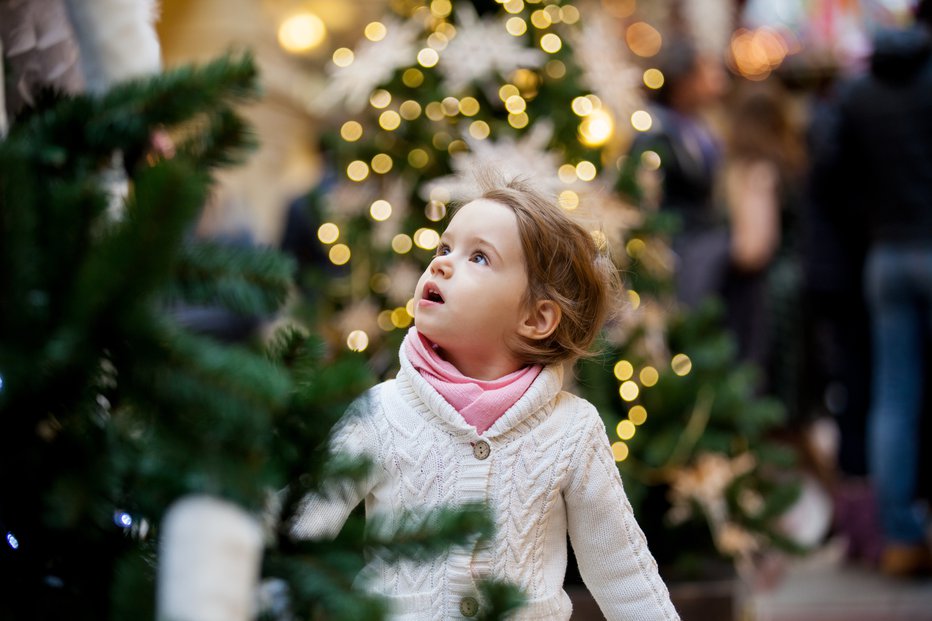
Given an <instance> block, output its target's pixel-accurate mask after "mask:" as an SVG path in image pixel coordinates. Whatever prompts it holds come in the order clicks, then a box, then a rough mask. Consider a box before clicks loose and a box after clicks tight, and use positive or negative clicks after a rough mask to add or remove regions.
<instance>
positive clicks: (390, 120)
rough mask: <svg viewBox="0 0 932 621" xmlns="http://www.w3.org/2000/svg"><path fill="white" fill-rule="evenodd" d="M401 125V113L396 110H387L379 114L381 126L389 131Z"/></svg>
mask: <svg viewBox="0 0 932 621" xmlns="http://www.w3.org/2000/svg"><path fill="white" fill-rule="evenodd" d="M399 125H401V115H400V114H398V113H397V112H395V111H394V110H386V111H385V112H383V113H382V114H380V115H379V127H381V128H382V129H384V130H387V131H393V130H396V129H398V126H399Z"/></svg>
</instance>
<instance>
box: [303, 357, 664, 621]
mask: <svg viewBox="0 0 932 621" xmlns="http://www.w3.org/2000/svg"><path fill="white" fill-rule="evenodd" d="M562 380H563V374H562V369H561V368H560V367H557V366H552V367H547V368H545V369H544V370H543V371H542V372H541V374H540V375H539V376H538V377H537V379H536V380H535V381H534V383H533V384H532V385H531V387H530V388H529V389H528V391H527V392H526V393H525V394H524V396H522V397H521V398H520V399H519V400H518V401H517V403H515V404H514V406H512V407H511V408H510V409H509V410H508V411H506V412H505V413H504V414H503V415H502V416H501V417H500V418H499V419H498V420H497V421H496V422H495V423H494V424H493V425H492V427H490V428H489V429H488V430H487V431H486V432H485V433H484V434H482V435H481V436H480V435H479V434H478V433H477V432H476V429H475V428H474V427H472V426H471V425H469V424H468V423H467V422H466V421H465V420H463V418H462V416H460V415H459V414H458V413H457V412H456V410H454V409H453V407H452V406H451V405H450V404H449V403H447V402H446V401H445V400H444V399H443V397H441V396H440V395H439V393H437V391H436V390H434V388H433V387H431V386H430V385H429V384H428V383H427V381H426V380H424V378H423V377H421V375H420V374H419V373H418V372H417V371H416V370H415V369H414V368H413V367H412V366H411V363H410V362H409V361H408V359H407V357H406V356H405V353H404V351H402V352H401V370H400V371H399V373H398V377H397V378H396V379H395V380H391V381H388V382H385V383H383V384H380V385H379V386H376V387H375V388H373V389H372V390H370V391H369V392H367V393H366V394H365V395H363V396H362V397H360V399H358V400H357V401H356V402H355V403H354V404H353V406H352V407H351V408H350V411H349V412H348V413H347V416H346V417H345V418H344V420H343V421H342V422H341V424H340V425H339V426H338V428H337V430H336V431H335V433H334V437H333V441H332V448H333V450H334V451H340V452H346V453H349V454H356V455H358V454H365V455H368V456H369V457H370V458H371V459H372V460H373V461H374V462H375V467H374V468H373V471H372V473H371V476H370V477H369V478H368V479H367V480H366V481H364V482H362V483H361V484H359V485H355V486H353V485H345V486H343V487H340V488H339V489H337V490H330V493H328V494H327V495H326V496H322V495H314V496H311V497H309V498H307V499H306V500H305V503H304V505H303V507H302V511H301V514H300V516H299V517H298V519H297V520H296V522H295V524H294V526H293V533H294V535H295V536H296V537H301V538H313V537H321V536H333V535H335V533H336V532H338V531H339V529H340V528H341V527H342V525H343V523H344V522H345V520H346V518H347V516H348V515H349V513H350V511H352V509H353V507H354V506H355V505H356V504H358V503H359V502H360V501H361V500H363V499H365V502H366V515H367V516H373V515H378V516H381V517H382V518H384V519H387V521H388V522H389V523H390V525H392V526H395V525H397V524H398V523H399V520H400V519H401V516H402V515H403V514H404V512H415V513H420V512H423V511H426V510H431V509H435V508H438V507H441V506H451V505H454V506H455V505H461V504H463V503H466V502H484V503H487V504H488V505H489V507H490V508H491V509H492V511H493V512H494V515H495V522H496V526H497V529H496V534H495V538H494V540H493V541H492V542H490V543H488V544H486V545H484V546H475V545H473V546H470V547H460V548H453V549H451V550H449V551H448V552H447V553H445V554H443V555H441V556H439V557H438V558H436V559H434V560H433V562H429V563H412V562H401V563H394V564H391V565H389V564H387V563H381V562H380V561H379V560H378V559H376V560H374V561H372V562H371V563H370V565H369V566H368V567H367V569H366V571H365V572H364V574H363V575H364V576H365V580H366V581H367V582H366V587H367V588H369V589H371V590H373V591H375V592H378V593H381V594H382V595H384V596H386V597H388V599H389V602H390V604H391V606H392V611H393V615H392V619H394V620H396V621H424V620H436V621H443V620H447V619H463V618H465V617H464V616H463V614H462V612H461V608H460V604H461V601H462V598H463V597H467V596H473V597H475V596H476V591H477V588H476V585H477V583H478V582H479V581H480V580H482V579H483V578H487V577H491V578H493V579H497V580H505V581H509V582H512V583H514V584H517V585H518V586H519V587H520V588H522V589H523V590H524V591H525V593H526V594H527V597H528V602H529V603H528V605H527V606H525V607H524V608H522V609H521V610H520V611H519V612H518V613H517V614H516V615H515V616H514V617H513V618H514V619H519V620H553V621H559V620H566V619H569V617H570V612H571V604H570V601H569V598H568V597H567V595H566V593H565V592H564V591H563V578H564V574H565V572H566V554H567V547H566V535H567V532H568V533H569V535H570V537H571V539H572V542H573V547H574V549H575V550H576V553H577V556H578V561H579V567H580V572H581V573H582V576H583V579H584V580H585V581H586V585H587V586H588V587H589V589H590V591H592V593H593V595H594V596H595V598H596V600H597V601H598V603H599V606H600V607H601V609H602V612H603V613H604V614H605V616H606V618H608V619H610V620H612V621H621V620H626V621H653V620H658V619H664V620H668V621H669V620H673V619H678V618H679V617H678V616H677V613H676V611H675V610H674V608H673V606H672V604H671V603H670V598H669V594H668V593H667V589H666V586H665V585H664V584H663V582H662V581H661V579H660V577H659V575H658V573H657V566H656V563H655V562H654V559H653V558H652V557H651V555H650V552H649V551H648V549H647V544H646V541H645V539H644V535H643V533H642V532H641V529H640V528H639V527H638V525H637V523H636V522H635V520H634V515H633V513H632V511H631V505H630V504H629V503H628V500H627V497H626V496H625V493H624V489H623V487H622V484H621V478H620V477H619V475H618V470H617V468H616V467H615V464H614V461H613V459H612V456H611V449H610V447H609V444H608V438H607V436H606V434H605V428H604V426H603V424H602V421H601V419H600V418H599V416H598V413H597V412H596V411H595V408H593V407H592V405H591V404H589V403H588V402H587V401H585V400H583V399H580V398H578V397H575V396H573V395H571V394H569V393H566V392H562V390H561V388H562V383H563V382H562ZM483 443H487V447H486V446H484V444H483ZM486 448H487V449H488V450H486ZM480 607H481V602H480Z"/></svg>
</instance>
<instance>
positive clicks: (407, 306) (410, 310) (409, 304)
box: [405, 298, 414, 317]
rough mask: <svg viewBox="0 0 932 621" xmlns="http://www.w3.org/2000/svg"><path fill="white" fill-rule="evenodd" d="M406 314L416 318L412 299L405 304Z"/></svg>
mask: <svg viewBox="0 0 932 621" xmlns="http://www.w3.org/2000/svg"><path fill="white" fill-rule="evenodd" d="M405 312H406V313H408V314H409V315H411V316H412V317H414V298H411V299H410V300H408V301H407V303H405Z"/></svg>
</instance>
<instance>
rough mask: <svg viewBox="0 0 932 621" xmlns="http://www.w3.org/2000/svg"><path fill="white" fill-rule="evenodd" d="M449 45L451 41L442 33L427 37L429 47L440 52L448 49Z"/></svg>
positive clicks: (434, 33)
mask: <svg viewBox="0 0 932 621" xmlns="http://www.w3.org/2000/svg"><path fill="white" fill-rule="evenodd" d="M449 43H450V40H449V39H447V36H446V35H445V34H443V33H442V32H432V33H430V36H428V37H427V45H428V46H429V47H430V48H431V49H435V50H437V51H438V52H439V51H441V50H444V49H446V47H447V45H448V44H449Z"/></svg>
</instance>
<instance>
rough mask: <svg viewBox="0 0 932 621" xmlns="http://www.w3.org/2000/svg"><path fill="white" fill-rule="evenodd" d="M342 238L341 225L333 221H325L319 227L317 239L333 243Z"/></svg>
mask: <svg viewBox="0 0 932 621" xmlns="http://www.w3.org/2000/svg"><path fill="white" fill-rule="evenodd" d="M339 238H340V227H338V226H337V225H336V224H334V223H333V222H324V223H323V224H321V225H320V227H319V228H318V229H317V239H319V240H320V241H322V242H323V243H325V244H332V243H333V242H335V241H336V240H338V239H339Z"/></svg>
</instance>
